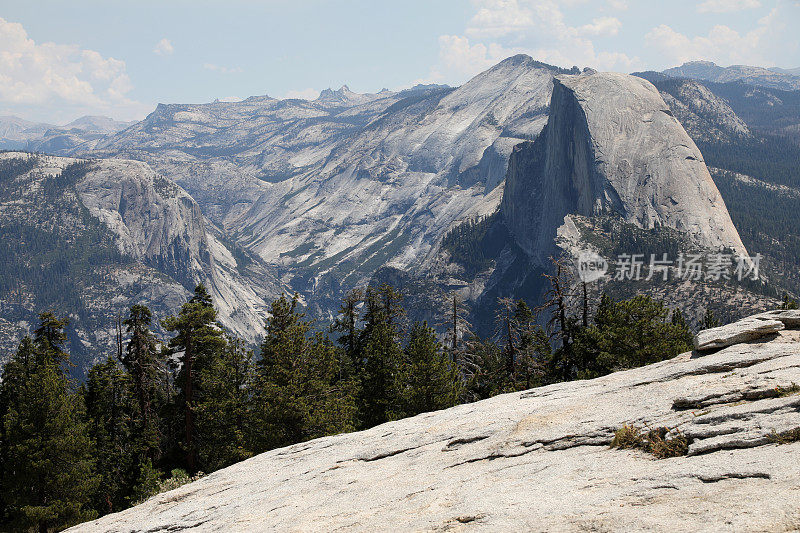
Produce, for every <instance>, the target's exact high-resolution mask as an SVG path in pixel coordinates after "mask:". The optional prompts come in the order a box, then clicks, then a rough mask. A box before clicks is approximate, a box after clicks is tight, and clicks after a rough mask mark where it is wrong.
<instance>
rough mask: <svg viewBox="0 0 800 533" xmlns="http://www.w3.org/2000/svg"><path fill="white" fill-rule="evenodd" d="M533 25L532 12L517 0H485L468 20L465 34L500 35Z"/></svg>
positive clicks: (478, 35)
mask: <svg viewBox="0 0 800 533" xmlns="http://www.w3.org/2000/svg"><path fill="white" fill-rule="evenodd" d="M533 25H534V20H533V13H532V12H531V11H530V10H529V9H527V8H524V7H523V6H521V5H520V4H519V2H518V1H517V0H486V1H484V2H483V7H481V8H480V9H478V12H477V13H476V14H475V15H474V16H473V17H472V19H471V20H470V22H469V26H468V27H467V30H466V34H467V35H468V36H470V37H501V36H503V35H507V34H509V33H513V32H516V31H522V30H526V29H528V28H531V27H533Z"/></svg>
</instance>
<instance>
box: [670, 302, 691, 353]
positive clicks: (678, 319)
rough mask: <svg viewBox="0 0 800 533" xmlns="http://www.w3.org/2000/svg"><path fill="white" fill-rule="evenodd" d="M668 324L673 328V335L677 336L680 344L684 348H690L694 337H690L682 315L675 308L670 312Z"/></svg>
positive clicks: (689, 330)
mask: <svg viewBox="0 0 800 533" xmlns="http://www.w3.org/2000/svg"><path fill="white" fill-rule="evenodd" d="M670 323H671V324H672V325H673V326H674V327H675V335H677V336H678V338H679V339H680V340H681V342H682V343H683V344H684V345H686V346H692V344H693V342H694V335H692V330H691V329H689V324H688V323H687V322H686V318H685V317H684V316H683V313H682V312H681V310H680V309H678V308H677V307H676V308H675V310H673V311H672V317H671V318H670Z"/></svg>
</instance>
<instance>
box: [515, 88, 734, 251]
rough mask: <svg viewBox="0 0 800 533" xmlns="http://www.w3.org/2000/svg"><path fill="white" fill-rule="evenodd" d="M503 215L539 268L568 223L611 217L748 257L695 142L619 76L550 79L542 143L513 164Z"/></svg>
mask: <svg viewBox="0 0 800 533" xmlns="http://www.w3.org/2000/svg"><path fill="white" fill-rule="evenodd" d="M501 210H502V213H503V217H504V219H505V221H506V224H507V225H508V227H509V229H510V230H511V232H512V234H513V235H514V238H515V240H516V241H517V243H518V244H519V245H520V246H521V247H522V249H523V250H525V251H526V252H527V253H528V254H529V255H531V256H532V257H534V258H536V259H538V260H539V261H541V262H544V261H545V260H546V258H547V257H548V256H549V255H551V254H552V253H553V252H554V251H555V244H554V242H555V238H556V233H557V229H558V228H559V227H560V226H561V225H562V224H564V217H565V216H566V215H568V214H579V215H585V216H596V215H605V214H617V215H620V216H621V217H623V218H624V220H625V221H626V222H629V223H633V224H636V225H638V226H640V227H643V228H653V227H655V226H656V225H661V226H666V227H671V228H674V229H677V230H680V231H683V232H686V233H688V234H689V235H690V236H691V237H692V238H693V239H694V240H695V241H696V243H697V244H699V245H702V246H705V247H709V248H714V249H720V248H723V247H726V248H730V249H732V250H734V251H735V252H737V253H741V254H744V253H746V250H745V247H744V245H743V244H742V241H741V239H740V238H739V234H738V233H737V231H736V228H735V227H734V225H733V222H732V221H731V218H730V215H729V214H728V211H727V209H726V207H725V203H724V201H723V200H722V197H721V196H720V194H719V191H718V190H717V187H716V186H715V185H714V182H713V181H712V179H711V176H710V174H709V172H708V169H707V168H706V165H705V163H704V161H703V156H702V155H701V154H700V151H699V150H698V149H697V146H696V145H695V143H694V142H693V141H692V139H691V138H690V137H689V135H688V134H687V133H686V131H685V130H684V129H683V127H682V126H681V125H680V123H679V122H678V121H677V120H676V119H675V117H674V116H673V115H672V112H671V111H670V109H669V107H668V106H667V105H666V103H665V102H664V100H663V99H662V97H661V95H660V94H659V92H658V90H657V89H656V88H655V87H654V86H653V85H652V84H651V83H650V82H648V81H646V80H644V79H642V78H638V77H635V76H629V75H625V74H617V73H589V74H583V75H578V76H558V77H557V78H556V79H555V81H554V87H553V95H552V99H551V104H550V116H549V119H548V123H547V126H546V127H545V129H544V130H543V133H542V135H540V136H539V138H538V139H537V140H536V141H535V142H532V143H525V144H522V145H520V146H518V147H517V148H515V151H514V153H513V154H512V156H511V160H510V162H509V167H508V173H507V176H506V184H505V191H504V196H503V201H502V204H501Z"/></svg>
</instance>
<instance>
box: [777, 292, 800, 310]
mask: <svg viewBox="0 0 800 533" xmlns="http://www.w3.org/2000/svg"><path fill="white" fill-rule="evenodd" d="M797 307H798V306H797V300H795V299H794V298H790V297H789V295H788V294H787V293H783V301H782V303H781V309H784V310H789V309H797Z"/></svg>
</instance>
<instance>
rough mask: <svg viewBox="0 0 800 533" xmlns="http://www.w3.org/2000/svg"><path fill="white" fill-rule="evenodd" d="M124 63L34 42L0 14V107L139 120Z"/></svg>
mask: <svg viewBox="0 0 800 533" xmlns="http://www.w3.org/2000/svg"><path fill="white" fill-rule="evenodd" d="M132 89H133V86H132V84H131V81H130V78H129V77H128V74H127V72H126V67H125V62H124V61H120V60H118V59H114V58H113V57H103V56H102V55H101V54H100V53H98V52H96V51H94V50H84V49H81V48H80V47H78V46H77V45H67V44H56V43H50V42H46V43H36V42H34V41H33V39H30V38H29V37H28V34H27V32H26V31H25V28H23V26H22V25H21V24H19V23H15V22H8V21H6V20H4V19H2V18H0V105H2V106H3V108H4V109H6V110H8V111H11V112H16V113H20V114H27V115H28V116H31V117H32V118H34V119H35V120H43V119H44V120H51V121H57V120H61V121H65V120H67V119H72V118H75V116H77V115H79V114H89V113H92V114H111V115H114V116H115V117H119V118H125V119H130V118H140V117H141V116H142V115H143V114H144V112H145V110H146V109H148V108H149V106H147V107H145V106H143V104H141V103H139V102H136V101H134V100H131V99H130V98H129V97H128V96H127V94H128V93H129V92H130V91H131V90H132Z"/></svg>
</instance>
